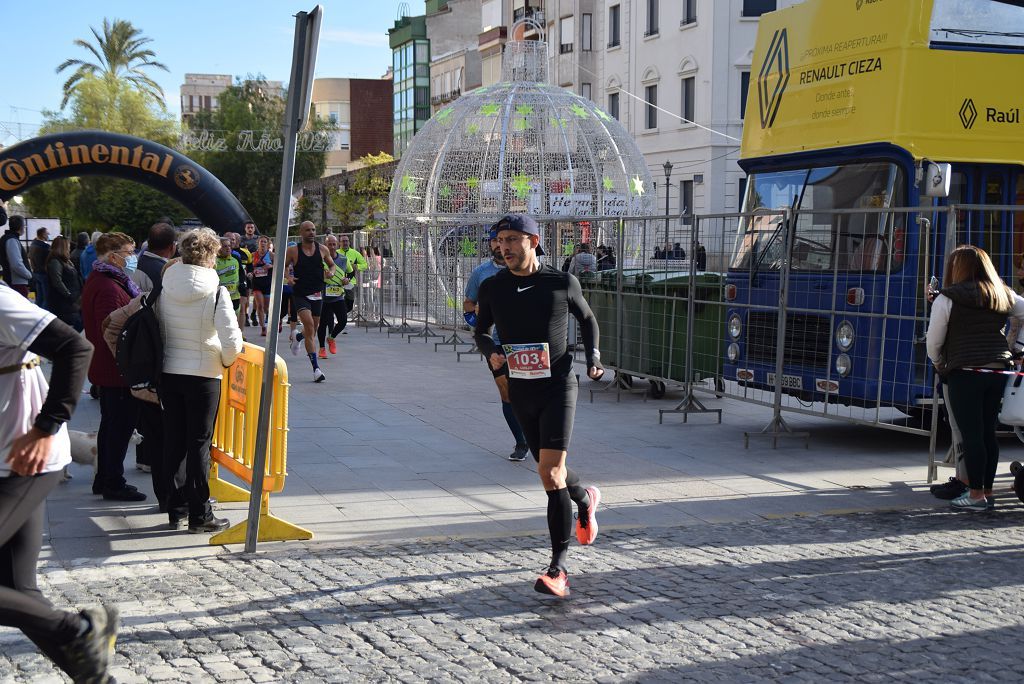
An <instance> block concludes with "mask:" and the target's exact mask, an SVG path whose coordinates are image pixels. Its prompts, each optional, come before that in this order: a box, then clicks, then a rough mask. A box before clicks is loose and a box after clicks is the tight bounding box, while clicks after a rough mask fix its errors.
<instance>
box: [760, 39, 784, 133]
mask: <svg viewBox="0 0 1024 684" xmlns="http://www.w3.org/2000/svg"><path fill="white" fill-rule="evenodd" d="M787 85H789V38H788V37H787V35H786V29H780V30H778V31H776V32H775V35H773V36H772V43H771V45H770V46H769V48H768V54H767V55H765V58H764V62H763V63H762V64H761V72H760V73H759V74H758V76H757V104H758V107H759V109H760V112H761V128H771V126H772V124H773V123H775V115H776V114H778V113H779V105H781V104H782V95H783V93H785V92H786V86H787Z"/></svg>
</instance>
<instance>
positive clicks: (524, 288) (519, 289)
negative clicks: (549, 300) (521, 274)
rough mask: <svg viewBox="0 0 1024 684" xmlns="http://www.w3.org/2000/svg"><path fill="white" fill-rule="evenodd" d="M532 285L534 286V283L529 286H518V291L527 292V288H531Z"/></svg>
mask: <svg viewBox="0 0 1024 684" xmlns="http://www.w3.org/2000/svg"><path fill="white" fill-rule="evenodd" d="M531 287H533V285H528V286H527V287H517V288H516V291H517V292H526V291H527V290H529V289H530V288H531Z"/></svg>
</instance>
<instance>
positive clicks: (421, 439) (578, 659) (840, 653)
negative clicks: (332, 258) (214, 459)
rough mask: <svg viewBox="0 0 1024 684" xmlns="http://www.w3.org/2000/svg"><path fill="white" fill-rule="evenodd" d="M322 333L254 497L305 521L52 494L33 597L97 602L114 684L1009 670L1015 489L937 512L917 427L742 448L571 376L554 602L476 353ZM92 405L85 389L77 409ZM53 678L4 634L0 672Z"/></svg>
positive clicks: (823, 427) (72, 487)
mask: <svg viewBox="0 0 1024 684" xmlns="http://www.w3.org/2000/svg"><path fill="white" fill-rule="evenodd" d="M341 342H342V345H341V354H340V355H339V357H337V358H333V359H330V360H328V361H327V362H325V364H324V367H325V369H326V372H327V374H328V380H327V382H326V383H323V384H319V385H317V384H313V383H312V382H308V381H307V376H308V370H307V364H306V362H305V360H304V359H303V358H294V357H291V356H290V355H288V356H287V358H288V362H289V367H290V372H291V377H292V382H293V392H292V402H291V416H290V417H291V432H290V435H289V444H290V449H289V469H290V475H289V479H288V483H287V486H286V488H285V492H284V493H282V494H280V495H276V496H275V497H273V501H272V508H273V510H274V511H275V512H276V513H277V514H278V515H280V516H281V517H283V518H285V519H288V520H291V521H294V522H298V523H301V524H304V525H307V526H309V527H310V528H311V529H313V531H314V532H315V534H316V539H315V540H314V541H313V542H309V543H304V544H302V543H296V542H289V543H284V544H279V543H274V544H264V545H261V546H260V549H259V552H258V554H257V555H256V556H254V557H248V556H246V555H245V554H241V553H239V549H237V548H228V549H224V548H220V547H211V546H209V545H208V544H207V543H206V538H205V537H204V536H200V535H189V534H185V533H181V532H170V531H168V530H166V529H165V525H164V520H163V518H162V516H160V515H158V514H157V513H155V511H154V506H153V505H152V504H151V503H149V502H145V503H143V504H139V505H124V504H117V503H114V502H106V501H103V500H102V499H100V498H99V497H94V496H92V495H91V493H90V492H89V484H90V475H91V474H90V472H89V470H88V469H87V468H83V467H80V466H76V467H74V468H73V473H74V475H75V479H73V480H72V481H71V482H69V483H66V484H65V485H63V486H61V487H59V488H58V490H57V492H56V493H55V494H54V496H53V497H51V502H50V507H49V528H48V532H49V541H50V545H49V546H48V547H46V549H45V550H44V558H43V563H42V575H41V577H42V579H41V582H42V584H43V587H44V591H46V592H47V594H48V595H49V596H51V597H52V598H53V599H54V600H55V601H56V602H58V603H59V604H60V605H73V606H82V605H87V604H89V603H94V602H97V601H100V600H103V601H113V602H117V603H119V604H120V605H121V607H122V610H123V615H124V623H125V626H124V630H123V635H122V638H121V640H120V641H119V646H118V654H117V657H116V661H115V663H114V665H115V674H116V676H117V679H118V681H120V682H123V683H130V682H151V681H188V682H194V681H201V682H206V681H235V680H237V681H253V682H277V681H285V682H321V681H344V682H349V681H374V682H377V681H403V682H404V681H474V682H478V681H482V682H509V681H549V680H566V681H608V682H619V681H637V682H648V681H671V682H679V681H700V682H708V681H725V682H734V681H744V682H746V681H778V680H784V681H814V682H821V681H857V682H863V681H868V682H870V681H883V680H891V679H893V678H898V679H914V680H917V681H921V682H929V681H942V682H951V681H952V682H958V681H964V682H968V681H970V682H974V681H1019V679H1020V677H1019V675H1018V672H1019V663H1018V660H1019V658H1018V655H1017V654H1018V653H1019V645H1020V643H1021V640H1022V638H1024V605H1022V603H1024V598H1022V594H1021V593H1020V592H1019V590H1018V588H1019V585H1020V577H1019V574H1020V568H1021V567H1022V563H1021V561H1022V560H1024V558H1022V552H1021V548H1022V543H1024V526H1022V523H1024V507H1022V506H1021V505H1020V504H1019V503H1018V502H1017V500H1016V498H1015V497H1013V496H1012V495H1009V494H1005V493H1004V494H1003V495H1002V496H1001V497H1000V505H999V508H998V510H997V511H996V512H994V513H988V514H978V515H971V514H959V515H957V514H952V513H949V512H948V507H947V506H945V505H944V504H943V503H941V502H936V501H935V500H934V499H932V498H931V497H930V496H929V495H928V494H927V491H926V488H925V487H924V485H923V478H924V475H925V468H924V464H925V458H926V447H927V444H926V442H925V440H923V439H920V438H915V437H908V436H906V435H901V434H896V433H888V432H882V431H878V430H869V429H865V428H857V427H852V426H845V425H841V424H834V423H828V422H824V421H815V420H808V419H800V418H793V419H792V420H791V422H792V423H793V425H794V427H800V428H808V429H810V430H812V433H813V436H812V441H811V448H810V449H809V450H805V449H804V448H803V446H802V443H800V442H783V444H782V445H781V447H780V448H779V449H778V450H772V449H770V448H768V447H767V444H765V443H763V442H757V441H755V442H753V443H752V446H751V448H750V449H749V450H745V449H744V448H743V436H742V432H743V431H744V430H753V431H756V430H759V429H760V428H761V427H763V426H764V424H765V423H766V422H767V421H768V419H769V418H770V413H769V412H768V411H766V410H764V409H762V408H759V407H752V406H747V405H743V404H738V403H735V402H729V401H721V402H714V403H715V404H716V405H721V406H723V407H724V408H725V409H726V410H725V414H724V417H725V421H724V424H723V425H721V426H719V425H716V424H713V423H711V422H710V421H709V420H706V419H701V418H699V417H698V418H696V419H694V420H693V421H691V423H690V424H688V425H682V424H680V423H679V422H678V421H673V420H672V419H671V418H669V419H667V420H666V424H665V425H659V424H658V420H657V415H658V414H657V408H659V407H665V406H670V405H671V404H670V403H668V402H669V401H671V398H670V399H669V400H666V401H665V402H646V403H645V402H643V401H642V400H641V398H640V397H639V396H623V397H622V401H621V403H616V402H615V401H614V400H613V399H609V398H608V397H601V398H598V399H597V400H596V401H595V402H594V403H593V404H590V403H588V402H587V396H588V393H587V392H586V391H583V392H581V401H580V403H579V407H578V413H577V424H576V425H577V429H576V434H575V435H574V438H573V448H572V452H571V456H570V460H571V462H572V463H573V465H574V467H576V468H578V470H579V471H580V472H581V473H582V474H583V476H584V478H585V479H586V480H587V481H588V482H594V483H596V484H598V485H600V486H601V488H602V491H603V492H604V497H603V498H604V502H605V504H607V505H606V506H605V507H604V508H603V509H602V512H601V516H600V520H601V529H602V532H601V536H600V538H599V540H598V544H597V545H595V546H593V547H590V548H579V547H577V546H576V545H575V544H574V545H573V549H572V551H571V554H570V564H571V578H572V587H573V596H572V598H571V599H570V600H569V601H567V602H552V601H549V600H546V599H545V597H542V596H541V595H539V594H536V593H535V592H534V591H533V589H532V583H533V580H534V578H535V576H536V573H537V572H539V571H540V570H541V569H542V568H543V566H544V565H545V563H546V561H547V555H548V551H547V549H548V540H547V536H546V526H545V519H544V505H545V499H546V497H545V495H544V493H543V492H542V491H541V489H540V486H539V484H538V482H537V475H536V472H535V469H534V467H533V464H532V463H531V462H527V463H521V464H513V463H509V462H508V461H507V460H505V458H504V457H505V455H506V454H507V452H508V451H509V450H510V447H511V440H510V438H509V437H508V434H507V429H506V427H505V425H504V422H503V420H502V417H501V411H500V406H499V404H498V400H497V394H496V391H495V389H494V387H493V384H492V382H491V379H490V374H489V373H488V372H487V370H486V368H485V367H484V366H483V364H482V363H481V362H479V361H477V360H475V359H469V358H464V359H463V361H462V362H461V363H460V362H457V361H456V358H455V356H454V354H452V353H451V352H450V351H448V352H444V351H442V352H439V353H435V352H434V351H433V345H425V344H423V343H422V342H421V341H417V340H413V342H412V343H407V342H406V341H405V340H404V339H402V338H397V337H391V338H388V337H387V336H386V335H383V334H380V333H377V332H369V333H367V332H365V331H363V330H359V329H357V330H353V331H352V332H351V333H350V334H349V335H346V336H344V337H343V338H342V340H341ZM282 349H283V350H284V351H285V354H286V355H287V347H286V343H285V345H284V346H282ZM586 387H587V384H586V383H585V385H584V389H585V388H586ZM97 420H98V415H97V405H96V402H93V401H91V400H89V399H88V398H85V399H83V401H82V403H81V407H80V410H79V411H78V413H77V414H76V416H75V420H74V425H75V427H77V428H79V429H90V428H92V427H94V426H95V425H96V423H97ZM1004 448H1005V453H1004V456H1005V457H1006V459H1007V460H1009V459H1010V458H1012V457H1014V456H1015V455H1017V454H1018V453H1019V450H1020V446H1019V445H1018V444H1016V443H1015V442H1013V441H1012V440H1007V441H1006V442H1004ZM131 460H132V459H131V457H129V463H130V462H131ZM1004 470H1005V468H1004ZM129 474H130V478H131V480H132V481H133V482H134V483H135V484H137V485H139V486H140V487H141V488H142V489H143V490H144V491H148V484H147V478H148V476H147V475H143V474H142V473H140V472H138V471H136V470H133V469H131V470H130V471H129ZM999 484H1000V486H1001V487H1003V488H1004V489H1005V486H1006V484H1007V481H1006V479H1005V477H1004V478H1003V479H1001V480H1000V483H999ZM221 510H222V511H223V512H225V513H226V514H227V515H228V517H229V518H231V520H232V522H238V521H240V520H242V519H243V518H244V516H245V506H244V505H241V504H230V505H224V506H222V507H221ZM849 511H862V512H860V513H852V514H851V513H849ZM887 511H888V512H887ZM844 512H845V513H846V514H842V515H841V513H844ZM969 661H970V662H974V663H976V664H975V665H972V666H971V668H970V669H967V668H966V667H964V666H963V665H962V663H964V662H969ZM59 679H60V678H59V676H58V675H56V674H55V672H54V670H53V669H52V667H51V666H50V665H49V664H48V662H47V661H45V660H44V659H43V658H42V657H41V656H39V655H38V654H36V653H35V651H34V650H33V649H32V648H31V647H30V645H29V644H28V643H27V642H26V641H25V640H24V639H23V638H22V637H21V635H20V634H18V633H15V632H13V631H12V630H0V681H3V682H7V681H13V682H49V681H58V680H59Z"/></svg>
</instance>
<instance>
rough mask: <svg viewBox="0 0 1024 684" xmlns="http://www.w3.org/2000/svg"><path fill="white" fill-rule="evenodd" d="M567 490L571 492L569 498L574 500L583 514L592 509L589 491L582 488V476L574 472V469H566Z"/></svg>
mask: <svg viewBox="0 0 1024 684" xmlns="http://www.w3.org/2000/svg"><path fill="white" fill-rule="evenodd" d="M565 488H566V489H568V490H569V498H570V499H572V500H573V502H574V503H575V504H576V507H577V508H579V509H580V511H582V512H586V511H587V509H588V508H590V495H589V494H587V490H586V489H585V488H584V487H581V486H580V476H579V475H577V474H576V473H575V472H573V469H572V468H569V467H568V466H566V468H565Z"/></svg>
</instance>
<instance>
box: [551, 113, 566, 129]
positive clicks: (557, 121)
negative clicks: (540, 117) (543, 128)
mask: <svg viewBox="0 0 1024 684" xmlns="http://www.w3.org/2000/svg"><path fill="white" fill-rule="evenodd" d="M568 125H569V122H568V121H567V120H566V119H562V118H559V117H557V116H553V117H551V126H552V127H553V128H565V127H566V126H568Z"/></svg>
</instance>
